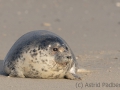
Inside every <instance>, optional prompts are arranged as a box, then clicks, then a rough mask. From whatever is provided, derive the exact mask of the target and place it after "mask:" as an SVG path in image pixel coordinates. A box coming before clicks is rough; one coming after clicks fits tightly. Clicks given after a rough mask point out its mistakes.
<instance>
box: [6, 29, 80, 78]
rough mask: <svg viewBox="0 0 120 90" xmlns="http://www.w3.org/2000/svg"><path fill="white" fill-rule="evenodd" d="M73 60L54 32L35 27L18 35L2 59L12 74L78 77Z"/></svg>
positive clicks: (63, 43) (10, 74) (36, 76)
mask: <svg viewBox="0 0 120 90" xmlns="http://www.w3.org/2000/svg"><path fill="white" fill-rule="evenodd" d="M76 69H77V63H76V59H75V56H74V54H73V53H72V51H71V49H70V47H69V46H68V45H67V43H66V42H65V41H64V40H63V39H62V38H61V37H59V36H58V35H56V34H54V33H52V32H49V31H46V30H38V31H32V32H29V33H27V34H25V35H23V36H22V37H20V38H19V39H18V40H17V41H16V42H15V44H14V45H13V46H12V48H11V49H10V51H9V52H8V54H7V55H6V58H5V60H4V71H5V72H6V73H7V74H8V75H9V76H12V77H23V78H24V77H28V78H64V77H65V78H68V79H80V77H79V76H77V75H76Z"/></svg>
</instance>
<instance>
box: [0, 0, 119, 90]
mask: <svg viewBox="0 0 120 90" xmlns="http://www.w3.org/2000/svg"><path fill="white" fill-rule="evenodd" d="M33 30H49V31H52V32H54V33H56V34H58V35H59V36H61V37H62V38H63V39H65V40H66V42H67V43H68V44H69V46H70V47H71V49H72V50H73V52H74V54H75V56H76V58H77V61H78V63H79V67H80V68H81V69H85V70H88V71H89V72H79V73H78V75H80V76H81V78H82V80H68V79H31V78H13V77H7V76H6V75H5V74H4V73H3V66H2V65H3V60H4V58H5V56H6V54H7V52H8V51H9V49H10V48H11V46H12V45H13V44H14V43H15V41H16V40H17V39H18V38H19V37H20V36H22V35H23V34H25V33H27V32H29V31H33ZM119 89H120V1H119V0H0V90H119Z"/></svg>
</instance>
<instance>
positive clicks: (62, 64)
mask: <svg viewBox="0 0 120 90" xmlns="http://www.w3.org/2000/svg"><path fill="white" fill-rule="evenodd" d="M68 63H69V62H64V63H58V64H59V65H61V66H67V65H68Z"/></svg>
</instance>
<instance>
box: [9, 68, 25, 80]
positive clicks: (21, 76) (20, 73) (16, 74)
mask: <svg viewBox="0 0 120 90" xmlns="http://www.w3.org/2000/svg"><path fill="white" fill-rule="evenodd" d="M9 77H19V78H25V76H24V75H23V73H22V72H18V71H16V70H15V69H13V70H11V72H10V74H9Z"/></svg>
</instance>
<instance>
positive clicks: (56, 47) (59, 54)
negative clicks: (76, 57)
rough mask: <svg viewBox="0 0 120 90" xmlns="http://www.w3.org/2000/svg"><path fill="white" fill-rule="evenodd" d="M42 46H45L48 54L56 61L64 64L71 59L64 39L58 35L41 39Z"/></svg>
mask: <svg viewBox="0 0 120 90" xmlns="http://www.w3.org/2000/svg"><path fill="white" fill-rule="evenodd" d="M41 43H42V45H44V46H42V45H41V47H42V48H44V49H45V48H46V49H47V51H48V52H49V53H48V54H49V55H50V56H51V57H52V58H53V59H54V60H55V62H56V63H58V64H60V65H63V66H66V65H67V64H68V63H69V62H71V61H72V60H73V57H72V53H71V50H70V48H69V46H68V45H67V44H66V42H65V41H63V40H62V39H60V38H58V37H53V36H52V37H47V38H45V39H44V40H42V42H41Z"/></svg>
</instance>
